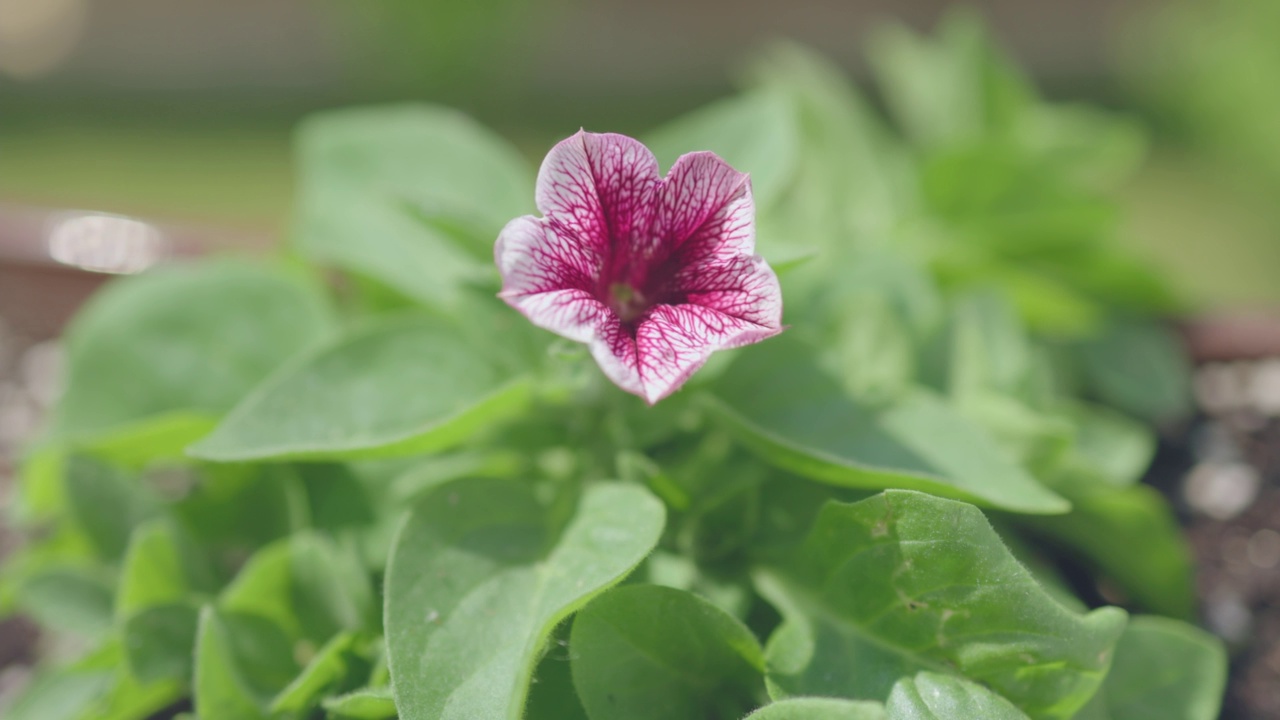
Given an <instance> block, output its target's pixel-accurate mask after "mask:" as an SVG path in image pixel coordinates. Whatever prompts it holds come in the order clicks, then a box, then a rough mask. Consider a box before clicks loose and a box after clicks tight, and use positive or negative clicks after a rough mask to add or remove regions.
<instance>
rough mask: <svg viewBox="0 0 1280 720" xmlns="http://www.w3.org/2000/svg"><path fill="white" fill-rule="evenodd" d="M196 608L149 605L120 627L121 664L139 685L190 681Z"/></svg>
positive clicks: (197, 613) (130, 616)
mask: <svg viewBox="0 0 1280 720" xmlns="http://www.w3.org/2000/svg"><path fill="white" fill-rule="evenodd" d="M198 622H199V608H197V607H196V606H195V605H194V604H190V603H169V604H164V605H152V606H150V607H146V608H143V609H142V610H138V611H136V612H133V613H131V614H130V615H129V616H128V618H127V619H125V620H124V622H123V623H122V625H121V626H120V627H121V640H122V642H123V644H124V653H125V662H126V663H128V666H129V672H130V673H131V674H132V675H133V677H135V678H137V679H138V680H139V681H140V682H144V683H150V682H156V681H160V680H174V681H179V682H184V683H185V682H188V681H189V680H190V679H191V669H192V656H193V653H194V651H195V644H196V629H197V624H198Z"/></svg>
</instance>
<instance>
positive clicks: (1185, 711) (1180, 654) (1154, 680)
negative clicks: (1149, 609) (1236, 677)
mask: <svg viewBox="0 0 1280 720" xmlns="http://www.w3.org/2000/svg"><path fill="white" fill-rule="evenodd" d="M1226 683H1227V654H1226V651H1225V649H1224V648H1223V646H1222V641H1221V640H1219V639H1217V638H1216V637H1214V636H1212V635H1210V634H1209V633H1206V632H1204V631H1203V630H1200V629H1199V628H1196V627H1193V626H1191V625H1188V624H1186V623H1181V622H1178V621H1177V620H1170V619H1168V618H1162V617H1155V616H1140V617H1135V618H1133V619H1132V620H1130V621H1129V627H1127V628H1126V629H1125V632H1124V634H1123V635H1121V636H1120V642H1119V644H1117V645H1116V658H1115V662H1113V663H1112V665H1111V672H1110V673H1109V674H1108V675H1107V680H1106V682H1105V683H1103V684H1102V690H1101V691H1100V692H1099V693H1098V694H1097V695H1095V696H1094V699H1093V700H1092V701H1091V702H1090V703H1089V705H1088V706H1086V707H1085V709H1084V710H1082V711H1081V712H1080V714H1078V715H1076V720H1213V719H1214V718H1216V717H1218V711H1219V708H1220V706H1221V704H1222V692H1223V689H1224V688H1225V687H1226Z"/></svg>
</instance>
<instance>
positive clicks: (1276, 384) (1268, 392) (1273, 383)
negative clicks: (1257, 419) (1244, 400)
mask: <svg viewBox="0 0 1280 720" xmlns="http://www.w3.org/2000/svg"><path fill="white" fill-rule="evenodd" d="M1251 380H1252V381H1251V382H1250V383H1249V385H1250V390H1251V392H1250V395H1251V396H1252V399H1253V406H1254V407H1255V408H1256V409H1257V410H1258V411H1259V412H1261V413H1262V414H1264V415H1267V416H1269V417H1280V358H1271V359H1270V360H1263V361H1262V362H1260V363H1258V364H1257V365H1256V366H1255V367H1254V371H1253V378H1252V379H1251Z"/></svg>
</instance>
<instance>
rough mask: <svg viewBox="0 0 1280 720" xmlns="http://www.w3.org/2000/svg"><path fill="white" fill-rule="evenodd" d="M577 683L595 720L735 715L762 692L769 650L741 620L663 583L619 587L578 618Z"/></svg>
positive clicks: (574, 639) (574, 642)
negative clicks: (765, 656) (765, 659)
mask: <svg viewBox="0 0 1280 720" xmlns="http://www.w3.org/2000/svg"><path fill="white" fill-rule="evenodd" d="M569 643H570V644H569V650H570V653H571V655H572V658H573V682H574V686H575V687H576V688H577V690H578V697H579V698H581V700H582V704H583V706H584V707H585V708H586V711H587V716H588V717H590V718H593V720H604V719H605V718H619V719H620V720H622V719H626V718H635V719H636V720H639V719H640V718H650V717H654V716H655V715H656V716H658V717H664V718H672V720H676V719H681V720H685V719H687V720H698V719H699V718H705V717H709V716H715V717H736V716H741V715H742V714H744V711H745V710H748V709H750V708H751V707H754V701H755V697H754V695H755V693H756V691H757V687H759V689H760V690H761V691H762V690H763V687H764V686H763V681H764V651H763V650H762V649H761V648H760V643H759V642H758V641H757V640H756V638H755V636H754V635H752V634H751V631H750V630H749V629H747V627H746V626H744V625H743V624H742V623H741V622H739V621H738V620H736V619H735V618H733V617H732V616H730V615H728V614H726V613H725V612H724V611H723V610H720V609H719V608H717V607H716V606H715V605H712V604H711V603H710V602H708V601H707V600H703V599H701V598H700V597H698V596H697V595H694V594H692V593H688V592H685V591H682V590H676V589H674V588H667V587H661V586H658V585H630V586H626V587H622V588H619V589H617V590H612V591H610V592H608V593H606V594H604V595H603V596H601V597H600V598H599V599H597V600H596V601H595V602H593V603H591V604H590V605H588V606H587V608H586V609H585V610H583V611H582V612H581V613H579V614H578V616H577V617H576V618H574V621H573V635H572V637H571V639H570V641H569Z"/></svg>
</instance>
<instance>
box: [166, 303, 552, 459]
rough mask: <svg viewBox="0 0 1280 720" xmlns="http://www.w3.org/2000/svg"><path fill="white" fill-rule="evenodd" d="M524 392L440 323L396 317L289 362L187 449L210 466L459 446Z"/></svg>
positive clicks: (486, 357) (447, 325)
mask: <svg viewBox="0 0 1280 720" xmlns="http://www.w3.org/2000/svg"><path fill="white" fill-rule="evenodd" d="M527 394H528V385H527V383H525V382H523V381H514V382H513V381H512V380H511V378H510V376H509V375H508V373H507V371H506V369H505V368H504V367H502V366H501V365H500V364H499V363H497V362H496V361H495V360H494V359H493V357H492V356H490V355H484V354H479V353H477V352H476V351H474V350H473V349H472V348H471V346H470V345H469V344H468V343H466V342H465V341H464V336H463V334H462V332H461V331H460V330H459V329H457V328H456V327H454V326H453V325H451V324H450V323H447V322H445V321H442V320H436V319H432V318H428V317H415V318H411V319H399V320H396V321H392V322H383V323H379V324H376V325H373V326H370V327H364V328H362V329H359V330H356V331H354V332H351V333H349V334H347V335H345V336H344V337H341V338H338V339H337V340H336V341H334V342H332V343H329V344H328V345H326V346H325V347H323V348H321V349H320V350H319V351H318V352H315V353H312V354H311V355H309V356H307V357H305V358H302V359H301V360H300V361H299V362H295V363H292V364H291V365H290V366H289V367H288V368H286V369H284V370H283V371H282V372H279V373H277V374H276V375H274V376H273V377H272V378H271V379H269V380H267V381H266V382H265V383H263V384H262V385H260V386H259V387H258V388H257V389H255V390H254V391H253V392H252V393H250V394H249V396H248V397H246V398H245V399H244V400H243V401H242V402H241V403H240V404H239V405H238V406H236V408H235V410H233V411H232V412H231V413H230V414H229V415H227V417H226V418H225V419H224V420H223V421H222V424H221V425H219V426H218V428H217V429H216V430H214V432H213V433H212V434H210V435H209V436H208V437H206V438H204V439H203V440H201V441H200V442H198V443H196V444H195V445H193V446H191V447H190V448H189V449H188V452H189V453H190V454H191V455H193V456H195V457H198V458H203V459H206V460H214V461H218V462H233V461H235V462H241V461H249V460H285V459H296V458H307V459H350V458H356V457H371V456H387V455H410V454H418V453H423V452H428V451H433V450H440V449H442V448H445V447H448V446H450V445H453V444H456V443H458V442H461V441H462V440H465V439H466V438H467V437H468V436H470V435H471V434H472V433H474V432H476V431H478V430H480V429H481V428H483V427H485V426H486V425H488V424H490V423H493V422H494V421H495V419H496V418H498V417H500V416H502V415H504V414H506V413H508V412H510V411H512V410H513V409H515V408H516V407H518V406H520V405H521V404H522V403H523V401H524V399H525V397H526V396H527Z"/></svg>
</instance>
